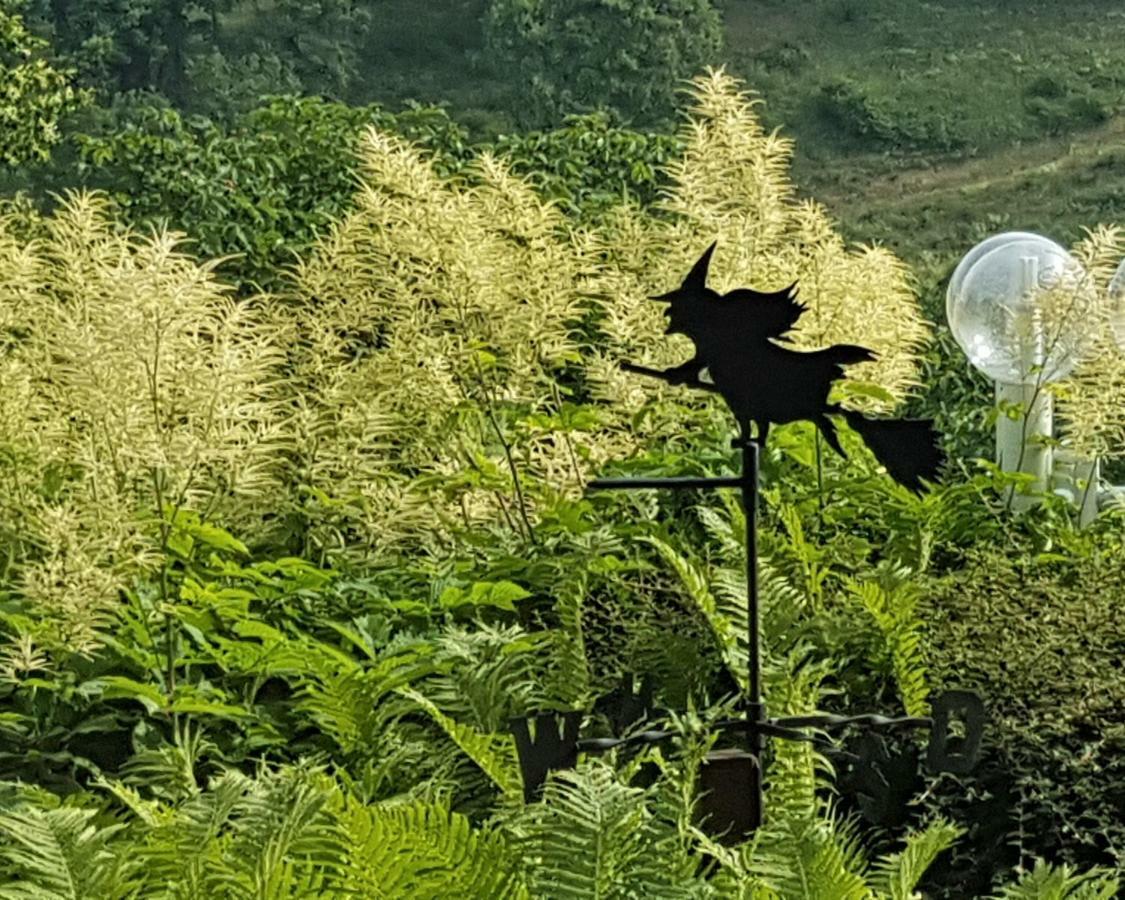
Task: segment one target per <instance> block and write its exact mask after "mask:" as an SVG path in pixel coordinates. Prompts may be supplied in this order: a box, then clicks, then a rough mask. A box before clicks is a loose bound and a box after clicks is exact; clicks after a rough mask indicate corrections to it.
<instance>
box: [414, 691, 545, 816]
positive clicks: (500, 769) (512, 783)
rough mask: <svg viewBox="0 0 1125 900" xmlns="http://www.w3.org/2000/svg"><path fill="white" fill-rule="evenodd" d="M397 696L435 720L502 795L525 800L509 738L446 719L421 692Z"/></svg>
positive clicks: (514, 753)
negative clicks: (405, 699)
mask: <svg viewBox="0 0 1125 900" xmlns="http://www.w3.org/2000/svg"><path fill="white" fill-rule="evenodd" d="M398 693H399V694H400V695H401V696H403V697H405V698H407V699H408V700H410V701H412V702H413V703H415V704H417V705H418V706H419V707H420V708H421V709H422V710H423V711H424V712H425V713H426V714H427V715H428V716H429V717H430V718H431V719H433V721H434V723H435V724H436V725H438V727H440V728H441V730H442V731H444V732H445V733H446V735H447V736H448V737H449V739H450V740H451V741H453V743H454V744H456V745H457V747H458V748H459V749H460V750H461V752H462V753H464V754H465V755H466V756H468V757H469V758H470V759H471V760H472V761H473V762H474V763H476V764H477V766H478V767H479V768H480V770H481V771H482V772H484V773H485V774H486V775H487V776H488V777H489V778H490V779H491V780H492V783H493V784H495V785H496V787H497V788H499V789H500V792H501V793H503V794H505V795H507V796H508V797H509V798H513V799H515V798H518V797H521V796H523V779H522V776H521V775H520V769H519V761H518V759H517V757H516V745H515V741H514V740H513V739H512V737H511V736H510V735H506V734H495V733H493V734H489V733H483V732H480V731H477V730H476V729H475V728H473V727H471V726H469V725H465V724H463V723H461V722H458V721H456V720H455V719H452V718H450V717H449V716H447V715H445V713H443V712H442V711H441V710H440V709H438V707H437V706H436V705H435V704H434V703H433V702H432V701H431V700H429V699H428V698H427V697H424V696H423V695H422V694H420V693H418V691H415V690H412V689H410V688H399V689H398Z"/></svg>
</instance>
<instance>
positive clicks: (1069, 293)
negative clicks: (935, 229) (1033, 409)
mask: <svg viewBox="0 0 1125 900" xmlns="http://www.w3.org/2000/svg"><path fill="white" fill-rule="evenodd" d="M986 243H987V242H986ZM951 286H952V285H951ZM1097 305H1098V297H1097V292H1096V290H1095V289H1094V286H1093V284H1092V282H1091V281H1090V279H1089V278H1088V277H1087V275H1086V272H1085V270H1083V268H1082V266H1081V265H1079V264H1078V262H1077V261H1076V260H1075V259H1074V258H1073V257H1072V256H1071V255H1070V254H1069V253H1067V252H1066V251H1065V250H1063V249H1062V248H1061V247H1059V246H1058V245H1057V244H1055V243H1054V242H1053V241H1048V240H1047V239H1045V238H1036V239H1027V240H1022V239H1021V240H1010V241H1006V242H1004V243H1001V244H999V245H998V246H995V247H994V248H993V249H991V250H989V251H988V252H987V253H985V254H983V255H982V256H980V257H979V258H978V259H977V261H976V262H975V263H974V264H973V265H972V267H971V268H970V269H969V270H968V271H967V273H966V274H965V276H964V277H963V279H962V280H961V282H960V286H959V289H958V290H957V291H956V293H951V294H950V296H949V325H950V329H951V330H952V332H953V336H954V338H955V339H956V340H957V343H958V344H960V346H961V349H962V350H964V351H965V354H966V355H967V356H968V357H969V361H970V362H971V363H972V364H973V365H974V366H975V367H976V368H977V369H979V370H980V371H981V372H983V373H984V374H986V375H988V377H989V378H991V379H992V380H993V381H998V382H1001V383H1004V384H1028V385H1043V384H1045V383H1047V382H1052V381H1058V380H1059V379H1060V378H1065V377H1066V376H1067V375H1069V374H1070V372H1071V371H1072V370H1073V369H1074V367H1075V366H1076V365H1077V364H1078V361H1079V359H1081V357H1082V355H1083V353H1084V352H1085V351H1086V349H1087V348H1088V346H1089V343H1090V341H1091V340H1092V339H1094V338H1095V334H1094V329H1092V328H1090V327H1088V323H1089V322H1091V321H1094V320H1095V317H1096V315H1097Z"/></svg>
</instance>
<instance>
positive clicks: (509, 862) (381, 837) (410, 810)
mask: <svg viewBox="0 0 1125 900" xmlns="http://www.w3.org/2000/svg"><path fill="white" fill-rule="evenodd" d="M338 819H339V822H340V824H341V826H342V827H343V830H344V834H345V835H346V837H347V841H348V860H349V864H348V867H347V871H346V873H345V875H344V877H343V879H342V882H341V885H342V889H343V892H344V893H345V894H346V895H347V896H360V897H368V898H371V900H377V898H387V900H461V898H480V900H485V898H488V900H492V898H495V900H525V898H528V897H529V896H530V895H529V894H528V891H527V888H526V887H525V885H524V884H523V881H522V878H521V876H520V872H519V867H518V865H516V860H515V859H514V858H513V856H512V853H511V851H510V849H509V848H508V846H507V844H506V842H505V840H504V838H503V836H502V835H500V834H499V833H497V832H496V831H492V830H488V829H474V828H473V826H472V825H471V824H470V823H469V820H468V819H467V818H465V816H462V815H460V814H459V813H455V812H451V811H450V810H449V809H448V808H446V807H444V806H441V805H439V804H430V803H423V802H420V801H414V802H410V803H381V804H376V805H373V806H364V805H363V804H361V803H359V802H358V801H356V800H354V798H348V799H347V801H346V802H345V803H344V805H343V808H342V809H341V810H340V811H339V813H338Z"/></svg>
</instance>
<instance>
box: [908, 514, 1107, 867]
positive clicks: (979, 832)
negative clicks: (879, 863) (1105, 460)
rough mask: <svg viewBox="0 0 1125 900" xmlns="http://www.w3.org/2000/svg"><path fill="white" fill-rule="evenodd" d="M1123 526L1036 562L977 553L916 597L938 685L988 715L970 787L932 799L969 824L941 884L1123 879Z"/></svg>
mask: <svg viewBox="0 0 1125 900" xmlns="http://www.w3.org/2000/svg"><path fill="white" fill-rule="evenodd" d="M1120 527H1121V525H1120V520H1119V519H1118V518H1117V517H1116V516H1110V517H1108V518H1107V519H1106V520H1103V521H1102V522H1100V523H1099V525H1098V527H1097V530H1096V532H1095V533H1094V534H1087V535H1084V536H1083V539H1082V542H1081V543H1078V544H1077V545H1076V542H1073V541H1070V542H1067V543H1066V544H1063V545H1061V546H1051V547H1049V548H1046V552H1042V553H1039V554H1036V553H1035V552H1034V550H1033V548H1030V547H1028V546H1027V545H1026V544H1025V543H1023V542H1020V543H1019V544H1017V545H1016V546H1015V547H1012V548H1011V549H1009V550H1003V551H1001V550H990V549H987V548H981V549H979V550H976V551H973V552H972V553H971V554H970V556H969V559H968V561H967V565H966V567H965V568H964V569H963V570H962V571H959V572H956V573H954V574H951V575H950V576H949V577H948V578H947V579H946V580H944V582H943V583H942V584H941V586H940V588H939V589H938V590H935V591H934V592H933V593H932V594H931V595H930V596H929V597H927V598H926V602H925V604H924V611H925V617H926V620H927V622H928V623H929V624H928V630H929V632H930V641H929V642H930V645H931V647H932V650H931V660H932V665H933V666H934V668H935V669H936V671H935V680H936V681H937V682H938V683H939V684H948V685H949V686H954V685H956V686H961V687H966V688H970V689H974V690H977V691H979V692H980V693H981V695H982V696H984V697H986V698H987V704H988V709H989V727H988V729H987V731H986V743H985V755H984V758H983V760H982V762H981V765H980V767H979V769H978V771H977V773H976V774H975V775H974V777H973V780H972V782H971V785H972V788H971V790H968V791H967V790H966V785H965V784H958V783H955V782H951V783H949V784H948V785H946V786H945V787H944V789H943V790H941V791H939V792H938V793H937V796H938V800H939V805H940V808H942V809H943V810H945V811H946V814H953V815H956V816H957V818H958V819H961V820H962V821H967V822H969V823H971V825H972V830H971V832H970V834H971V838H970V840H969V841H968V842H966V843H965V845H964V854H965V855H964V856H962V855H961V854H960V853H958V854H955V856H954V857H953V859H952V860H951V863H950V865H951V866H952V871H951V872H949V873H947V875H946V877H947V878H949V879H952V880H953V881H955V882H958V883H962V884H963V883H965V882H964V881H960V879H961V878H963V876H964V874H965V871H964V870H965V869H973V870H975V871H977V872H981V861H982V859H990V860H994V862H993V866H992V868H993V873H994V874H995V869H996V868H997V864H1002V865H1006V864H1014V863H1016V862H1019V861H1022V860H1026V859H1028V858H1030V857H1042V858H1047V859H1054V860H1059V861H1062V862H1067V863H1069V864H1071V865H1078V866H1081V867H1083V868H1085V867H1088V866H1091V865H1108V866H1111V867H1115V868H1117V869H1118V870H1120V867H1121V865H1122V857H1121V847H1122V842H1123V835H1122V822H1121V816H1120V809H1121V804H1122V802H1123V801H1125V767H1123V764H1122V759H1123V757H1122V748H1123V747H1125V743H1123V742H1125V731H1123V730H1122V726H1121V722H1120V716H1119V710H1120V709H1121V705H1122V703H1123V702H1125V680H1123V679H1122V678H1121V676H1120V670H1119V667H1118V666H1117V664H1116V660H1117V659H1118V658H1119V656H1120V652H1119V651H1120V637H1119V633H1118V632H1119V628H1118V624H1117V623H1118V619H1119V615H1118V604H1117V602H1116V599H1115V598H1116V597H1117V596H1119V592H1120V590H1121V588H1120V587H1118V585H1119V584H1120V583H1121V581H1122V578H1123V577H1125V572H1123V570H1122V566H1121V561H1120V551H1119V537H1118V536H1117V535H1118V534H1119V531H1118V529H1119V528H1120ZM1043 822H1051V823H1053V824H1052V827H1050V828H1042V827H1038V826H1037V825H1036V824H1035V823H1043ZM1002 844H1008V845H1009V846H1007V847H1004V846H1001V845H1002ZM984 875H985V873H983V872H981V877H982V878H983V877H984ZM970 883H975V884H977V885H979V886H980V887H979V888H978V889H981V888H987V886H988V885H987V882H985V881H983V880H982V881H977V882H970Z"/></svg>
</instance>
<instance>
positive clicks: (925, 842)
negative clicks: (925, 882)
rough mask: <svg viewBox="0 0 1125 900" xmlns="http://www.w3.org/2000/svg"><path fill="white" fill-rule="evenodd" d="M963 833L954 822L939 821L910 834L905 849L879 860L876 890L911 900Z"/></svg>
mask: <svg viewBox="0 0 1125 900" xmlns="http://www.w3.org/2000/svg"><path fill="white" fill-rule="evenodd" d="M963 833H964V829H962V828H959V827H958V826H956V825H954V824H952V823H951V822H947V821H945V820H944V819H935V820H934V821H932V822H930V823H929V824H927V825H926V827H925V828H923V829H922V830H921V831H915V832H912V833H911V834H908V835H907V836H906V846H905V847H904V848H903V849H902V850H900V851H899V852H898V853H893V854H890V855H889V856H884V857H882V858H881V859H879V860H876V862H875V864H874V866H873V873H872V876H873V877H872V883H873V884H874V886H875V889H876V890H877V891H878V892H879V893H880V894H881V895H883V896H885V897H888V898H890V900H911V898H913V897H915V896H916V894H915V888H916V887H917V886H918V882H919V881H921V880H922V876H923V875H924V874H925V873H926V869H928V868H929V867H930V866H931V865H932V864H933V862H934V860H935V859H937V857H938V856H939V855H940V854H941V853H942V852H944V851H945V850H948V849H949V848H950V847H952V846H953V843H954V841H956V840H957V838H958V837H959V836H960V835H961V834H963Z"/></svg>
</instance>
